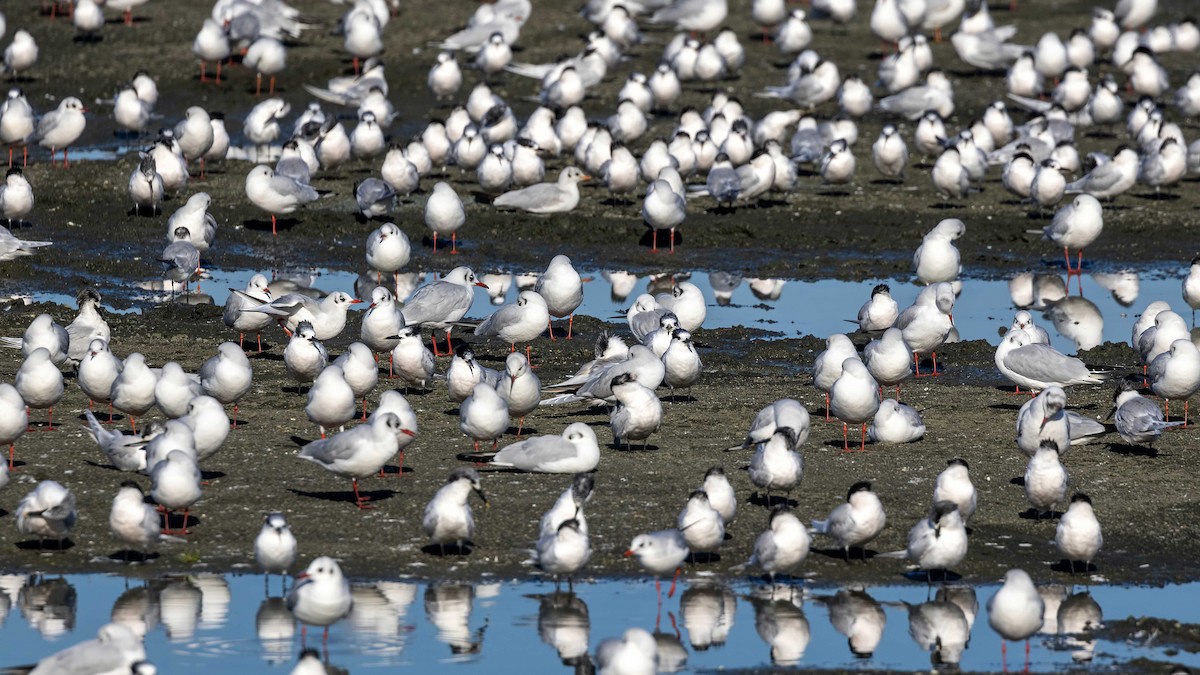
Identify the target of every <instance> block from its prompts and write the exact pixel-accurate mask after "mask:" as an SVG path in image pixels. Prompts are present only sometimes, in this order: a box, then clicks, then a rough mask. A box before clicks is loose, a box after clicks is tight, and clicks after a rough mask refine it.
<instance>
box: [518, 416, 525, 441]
mask: <svg viewBox="0 0 1200 675" xmlns="http://www.w3.org/2000/svg"><path fill="white" fill-rule="evenodd" d="M524 428H525V416H524V415H521V419H520V420H518V421H517V438H520V437H521V430H522V429H524Z"/></svg>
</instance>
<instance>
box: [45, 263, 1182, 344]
mask: <svg viewBox="0 0 1200 675" xmlns="http://www.w3.org/2000/svg"><path fill="white" fill-rule="evenodd" d="M209 272H210V274H211V275H212V277H213V278H212V279H211V280H208V279H206V280H204V281H203V282H202V283H201V291H202V292H201V293H199V294H196V293H192V294H190V295H186V296H185V295H184V294H183V289H182V287H180V288H178V289H175V290H172V289H170V288H169V287H168V288H167V289H165V290H164V289H163V285H162V281H161V280H153V281H150V282H146V283H145V284H143V285H144V286H148V287H149V288H137V289H126V290H125V291H123V292H120V293H121V295H118V297H117V299H116V300H117V302H116V304H117V305H118V306H121V305H125V304H128V303H132V304H133V306H134V307H137V306H140V305H143V304H144V303H147V302H151V303H157V302H172V301H175V302H181V301H186V302H205V303H214V304H217V305H223V304H224V303H225V300H226V299H227V298H228V296H229V292H230V291H229V289H230V288H238V289H241V288H245V286H246V283H247V282H248V281H249V279H250V277H251V276H253V275H254V274H255V273H256V271H255V270H223V269H212V270H209ZM267 274H268V276H269V277H271V276H272V273H270V272H267ZM582 274H583V276H585V277H588V278H591V279H592V281H591V282H589V283H586V284H584V301H583V305H582V306H581V307H580V308H579V310H578V313H579V314H584V315H589V316H595V317H600V318H609V319H613V318H615V317H621V318H623V317H624V312H625V309H627V308H628V307H629V306H630V305H631V304H633V301H634V299H636V297H637V295H638V294H640V293H644V292H650V293H652V294H657V293H665V292H670V288H671V283H672V280H675V281H683V280H687V281H690V282H691V283H693V284H696V285H697V286H698V287H699V288H700V290H701V291H702V292H703V293H704V296H705V299H706V300H707V304H708V316H707V318H706V319H705V322H704V326H705V327H707V328H727V327H731V326H739V325H740V326H746V327H750V328H757V329H761V330H765V331H770V332H773V333H776V334H778V335H779V336H781V337H800V336H804V335H815V336H818V337H826V336H829V335H831V334H833V333H845V332H851V331H854V330H857V328H858V327H857V324H856V323H852V322H849V321H847V319H852V318H853V317H854V316H855V315H856V314H857V312H858V308H859V307H860V306H861V305H862V304H863V303H864V302H866V300H867V299H868V298H870V296H871V289H872V288H874V287H875V286H876V285H877V284H888V285H889V286H890V288H891V295H892V297H893V298H894V299H895V300H896V302H897V303H898V304H899V306H900V308H901V309H903V308H904V307H907V306H908V305H909V304H911V303H912V301H913V300H914V299H915V298H916V297H917V294H918V293H919V292H920V290H921V289H922V288H923V286H919V285H916V284H913V283H910V282H909V281H907V280H897V279H868V280H864V281H842V280H836V279H827V280H822V281H815V282H814V281H797V280H786V279H749V278H746V279H743V278H741V277H739V276H734V275H729V274H725V273H719V272H718V273H703V272H701V273H688V272H675V273H661V274H634V273H629V272H622V271H600V270H589V271H584V272H582ZM479 276H480V278H481V279H482V280H483V281H485V282H486V283H488V284H489V285H490V286H491V287H492V290H490V291H484V290H483V289H476V294H477V295H476V303H475V305H474V306H473V307H472V310H471V316H474V317H482V316H484V315H485V314H486V313H487V312H489V311H492V310H491V309H490V307H489V304H488V303H489V300H491V301H492V304H500V303H502V302H511V301H513V300H514V299H515V298H516V295H517V292H518V288H524V287H526V285H528V286H529V287H531V286H532V285H533V283H534V281H536V278H537V277H536V273H532V274H510V273H486V272H481V273H480V274H479ZM273 278H275V279H277V280H287V281H289V282H291V283H292V284H294V285H295V287H296V288H299V290H302V291H303V290H306V289H314V288H316V289H320V292H322V293H330V292H333V291H345V292H348V293H350V294H352V295H357V296H358V297H360V298H363V299H364V300H366V301H368V302H369V301H370V296H371V290H372V289H373V288H374V284H375V278H376V277H375V275H374V273H370V272H364V273H363V274H361V275H358V274H354V273H351V272H344V271H337V270H328V269H320V270H306V271H300V272H297V271H288V270H278V271H275V272H274V273H273ZM1046 278H1048V279H1051V280H1053V283H1054V284H1056V285H1061V284H1062V283H1063V277H1062V276H1061V275H1060V276H1055V275H1054V274H1048V275H1047V277H1046ZM1180 278H1181V276H1176V273H1175V271H1173V270H1171V271H1163V270H1155V271H1151V272H1142V273H1140V274H1139V273H1134V272H1122V273H1116V274H1109V273H1104V274H1101V273H1096V274H1088V275H1085V276H1084V277H1083V279H1082V282H1080V281H1079V280H1078V278H1075V279H1072V280H1071V288H1070V291H1071V294H1070V295H1069V296H1068V299H1067V300H1066V301H1065V302H1057V303H1055V304H1054V307H1055V309H1053V310H1051V311H1045V312H1043V311H1039V310H1037V309H1031V312H1032V313H1033V315H1034V317H1035V321H1036V322H1037V323H1039V325H1042V326H1044V327H1045V328H1046V330H1047V331H1049V332H1050V334H1051V336H1052V343H1053V344H1054V346H1055V347H1056V348H1058V349H1060V350H1062V351H1064V352H1068V353H1072V352H1075V351H1077V350H1078V349H1080V348H1083V349H1087V348H1090V347H1092V346H1095V345H1097V344H1101V343H1103V342H1107V341H1112V342H1125V341H1127V340H1128V339H1129V333H1130V330H1131V328H1132V326H1133V322H1134V320H1135V318H1136V316H1137V314H1138V312H1140V311H1141V309H1142V308H1143V307H1144V306H1145V304H1147V303H1148V302H1149V299H1168V301H1172V300H1174V303H1173V304H1175V305H1176V306H1177V310H1178V307H1179V306H1183V305H1182V302H1180V301H1179V300H1178V298H1179V297H1180V282H1179V279H1180ZM431 279H432V275H431V274H430V273H426V272H410V273H405V274H403V275H402V276H401V280H400V287H399V293H398V295H399V296H401V297H406V296H407V295H408V294H410V293H411V292H412V290H413V289H415V288H416V287H417V286H418V285H420V284H422V283H425V282H427V281H429V280H431ZM168 283H169V282H168ZM1080 283H1082V286H1083V295H1082V296H1080V295H1079V292H1078V288H1079V286H1078V285H1079V284H1080ZM962 284H963V288H962V292H961V294H960V295H959V299H958V302H957V304H956V305H955V307H954V322H955V326H956V327H957V329H958V332H959V338H960V339H963V340H986V341H987V342H989V343H991V344H999V342H1000V339H1001V336H1002V332H1003V330H1002V329H1006V328H1007V327H1008V326H1009V325H1011V323H1012V317H1013V314H1014V313H1015V311H1016V305H1015V304H1014V301H1013V297H1012V295H1011V294H1010V287H1009V282H1008V281H1006V280H996V279H971V278H968V279H965V280H964V281H963V282H962ZM388 286H389V288H390V289H392V290H393V291H395V290H396V289H397V287H396V285H395V281H394V280H390V279H389V281H388ZM1113 288H1115V289H1116V290H1112V289H1113ZM291 290H294V288H293V287H292V286H289V287H287V288H282V289H278V290H277V295H278V294H281V293H282V292H290V291H291ZM489 293H492V294H493V297H491V298H490V297H489V295H488V294H489ZM1059 293H1061V290H1060V291H1059ZM110 295H112V293H111V292H110ZM1052 297H1058V296H1057V295H1055V296H1052ZM493 298H494V299H493ZM1139 298H1140V301H1139ZM34 299H36V300H48V301H52V302H57V303H60V304H64V305H68V306H71V305H73V304H74V299H73V298H69V297H66V296H65V295H61V294H36V293H35V294H34ZM1042 306H1043V305H1041V304H1035V307H1042ZM362 307H365V305H364V306H362ZM1183 307H1184V316H1185V318H1187V316H1188V312H1187V311H1186V306H1183ZM1076 322H1078V323H1076ZM557 323H562V322H557ZM557 329H558V326H557V324H556V330H557Z"/></svg>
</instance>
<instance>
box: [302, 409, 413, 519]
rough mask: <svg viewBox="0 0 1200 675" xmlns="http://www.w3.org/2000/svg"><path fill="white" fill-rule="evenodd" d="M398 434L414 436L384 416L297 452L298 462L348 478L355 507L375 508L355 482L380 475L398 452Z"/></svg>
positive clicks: (398, 421)
mask: <svg viewBox="0 0 1200 675" xmlns="http://www.w3.org/2000/svg"><path fill="white" fill-rule="evenodd" d="M398 433H404V434H408V435H409V436H416V433H415V432H413V431H411V430H409V429H403V428H402V427H401V426H400V418H399V417H397V416H396V415H394V414H392V413H385V414H383V415H380V416H378V417H376V418H375V419H373V420H371V421H370V422H368V423H367V424H363V425H360V426H357V427H354V428H353V429H351V430H349V431H343V432H341V433H338V434H334V435H333V436H330V437H329V438H324V439H321V440H319V441H313V442H312V443H309V444H308V445H306V446H304V447H303V448H301V450H300V455H299V457H300V459H306V460H308V461H310V462H313V463H314V464H319V465H320V466H321V467H322V468H324V469H325V470H326V471H331V472H333V473H335V474H337V475H339V476H342V477H346V478H349V479H350V480H351V482H352V484H353V485H354V503H355V505H356V506H358V508H360V509H363V510H366V509H371V508H374V507H372V506H370V505H368V504H367V502H368V501H370V499H371V498H370V497H364V496H362V495H360V494H359V492H358V479H359V478H366V477H367V476H370V475H371V474H375V473H379V470H380V469H382V468H383V465H384V464H386V463H387V461H388V460H389V459H391V458H392V457H393V456H394V455H395V454H396V453H397V452H399V451H400V443H399V441H398V440H397V439H396V435H397V434H398Z"/></svg>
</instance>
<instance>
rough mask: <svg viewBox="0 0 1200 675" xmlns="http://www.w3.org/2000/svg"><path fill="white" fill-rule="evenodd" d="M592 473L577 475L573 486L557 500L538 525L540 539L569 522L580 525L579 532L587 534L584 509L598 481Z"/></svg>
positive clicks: (572, 481)
mask: <svg viewBox="0 0 1200 675" xmlns="http://www.w3.org/2000/svg"><path fill="white" fill-rule="evenodd" d="M593 476H594V474H592V473H577V474H575V477H574V478H572V479H571V485H570V487H568V488H567V489H566V490H563V492H562V494H560V495H559V496H558V499H557V500H555V502H554V505H553V506H551V507H550V509H549V510H547V511H546V512H545V513H544V514H542V519H541V521H540V523H539V524H538V533H539V534H538V537H539V539H540V538H541V537H545V536H546V535H548V534H554V533H555V532H558V528H559V527H561V526H562V524H563V523H565V522H566V521H568V520H574V521H576V522H577V523H579V531H580V532H582V533H584V534H587V531H588V527H587V518H586V517H585V515H584V513H583V507H584V506H586V505H587V503H588V501H590V500H591V498H592V493H593V492H595V489H596V479H595V478H594V477H593Z"/></svg>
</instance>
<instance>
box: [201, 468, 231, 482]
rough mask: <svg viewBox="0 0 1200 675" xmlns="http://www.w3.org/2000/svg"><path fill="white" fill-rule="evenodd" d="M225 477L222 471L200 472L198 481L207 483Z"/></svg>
mask: <svg viewBox="0 0 1200 675" xmlns="http://www.w3.org/2000/svg"><path fill="white" fill-rule="evenodd" d="M225 475H226V474H225V472H224V471H201V472H200V479H201V480H203V481H205V482H208V481H213V480H217V479H219V478H224V477H225Z"/></svg>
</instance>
